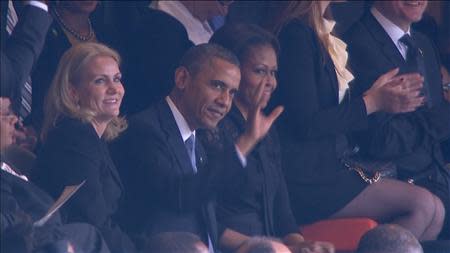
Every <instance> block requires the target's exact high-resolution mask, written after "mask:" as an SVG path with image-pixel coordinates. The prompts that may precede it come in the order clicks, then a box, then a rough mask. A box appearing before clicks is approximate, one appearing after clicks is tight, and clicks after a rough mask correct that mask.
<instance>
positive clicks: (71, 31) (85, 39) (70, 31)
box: [53, 9, 94, 41]
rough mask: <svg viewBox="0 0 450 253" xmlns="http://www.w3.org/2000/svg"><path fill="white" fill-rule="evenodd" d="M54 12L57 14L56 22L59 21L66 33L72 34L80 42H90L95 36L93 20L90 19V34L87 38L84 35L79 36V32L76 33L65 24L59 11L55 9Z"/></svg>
mask: <svg viewBox="0 0 450 253" xmlns="http://www.w3.org/2000/svg"><path fill="white" fill-rule="evenodd" d="M53 12H54V13H55V16H56V20H58V23H59V24H61V26H62V27H63V28H64V29H65V30H66V31H68V32H69V33H70V34H72V35H73V36H74V37H75V38H76V39H77V40H79V41H88V40H90V39H92V36H94V31H93V29H92V24H91V19H89V18H88V23H89V34H88V35H87V36H83V35H81V34H79V33H78V32H76V31H75V30H73V29H72V28H70V27H69V26H68V25H67V24H66V23H64V21H63V19H62V17H61V15H60V14H59V13H58V11H56V9H53Z"/></svg>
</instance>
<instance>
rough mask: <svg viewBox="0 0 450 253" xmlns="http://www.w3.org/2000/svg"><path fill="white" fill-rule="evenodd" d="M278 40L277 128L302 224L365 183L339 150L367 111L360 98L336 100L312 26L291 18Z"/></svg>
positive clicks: (323, 213)
mask: <svg viewBox="0 0 450 253" xmlns="http://www.w3.org/2000/svg"><path fill="white" fill-rule="evenodd" d="M279 40H280V45H281V48H282V50H281V53H280V61H279V84H280V85H279V88H278V90H277V91H275V94H274V101H275V103H276V104H282V105H284V106H285V111H284V113H283V114H282V115H281V116H280V119H279V120H278V127H279V129H278V130H279V131H278V132H279V136H280V142H281V149H282V158H283V161H282V162H283V169H284V170H285V176H286V181H287V185H288V189H289V195H290V197H291V200H292V201H291V206H292V209H293V211H294V215H295V216H296V218H297V221H298V222H301V223H303V222H309V221H313V220H316V219H321V218H326V217H327V216H329V215H331V214H333V213H334V212H336V211H337V210H338V209H340V208H342V207H343V206H344V205H345V204H347V203H348V202H349V201H350V200H352V199H353V198H354V197H355V196H356V195H357V194H358V193H359V192H360V191H361V190H362V189H363V188H364V184H363V183H362V182H361V181H360V179H359V178H357V177H354V175H353V174H350V172H349V171H348V170H346V169H344V168H343V166H342V164H341V162H340V159H339V155H338V153H341V152H342V150H343V149H344V148H345V145H342V146H343V147H342V148H341V147H339V146H341V143H344V144H345V141H346V138H345V134H347V133H350V132H351V131H355V130H359V129H364V128H365V127H366V126H367V114H366V108H365V105H364V101H363V99H362V98H361V97H353V98H352V99H348V98H347V99H346V100H345V101H343V102H342V103H340V104H339V103H338V82H337V77H336V72H335V69H334V65H333V62H332V60H331V58H330V56H329V55H328V53H327V52H326V51H325V49H324V48H323V47H322V46H321V44H320V42H319V39H318V37H317V35H316V34H315V33H314V31H313V30H312V28H310V27H309V26H308V25H306V24H304V23H303V22H302V21H300V20H292V21H291V22H289V23H288V24H287V25H285V26H284V28H283V29H282V31H281V32H280V34H279Z"/></svg>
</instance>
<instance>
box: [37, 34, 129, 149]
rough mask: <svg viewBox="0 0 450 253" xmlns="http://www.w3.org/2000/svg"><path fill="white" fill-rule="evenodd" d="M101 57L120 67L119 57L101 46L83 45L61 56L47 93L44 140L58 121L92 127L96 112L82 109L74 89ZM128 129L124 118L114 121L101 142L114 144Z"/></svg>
mask: <svg viewBox="0 0 450 253" xmlns="http://www.w3.org/2000/svg"><path fill="white" fill-rule="evenodd" d="M98 56H106V57H111V58H113V59H114V60H115V61H116V62H117V65H120V56H119V54H118V53H117V52H116V51H115V50H113V49H111V48H109V47H107V46H105V45H102V44H99V43H92V42H86V43H80V44H78V45H75V46H73V47H72V48H70V49H69V50H67V51H66V52H65V53H64V55H63V56H62V58H61V60H60V62H59V65H58V69H57V71H56V74H55V76H54V78H53V82H52V84H51V86H50V89H49V91H48V93H47V97H46V98H45V103H44V113H45V114H44V115H45V116H44V123H43V127H42V132H41V138H42V140H45V138H46V137H47V134H48V132H49V131H50V130H51V129H52V128H53V127H55V125H56V123H57V122H58V120H59V119H60V118H61V117H63V116H66V117H71V118H76V119H79V120H81V121H83V122H89V123H91V122H92V121H93V118H94V116H95V112H94V111H92V110H90V109H89V108H82V107H80V105H79V104H78V101H77V100H76V99H75V98H74V97H73V95H72V94H73V93H72V91H71V86H75V85H77V84H78V83H79V81H80V77H81V75H82V74H83V71H84V69H85V66H86V65H87V64H88V63H89V62H91V61H92V60H93V59H94V58H96V57H98ZM126 127H127V122H126V120H125V119H124V118H122V117H114V118H113V119H112V120H111V121H110V122H109V123H108V125H107V127H106V129H105V132H104V133H103V136H102V138H104V139H106V140H112V139H114V138H115V137H117V136H118V135H119V134H120V133H121V132H122V131H123V130H125V129H126Z"/></svg>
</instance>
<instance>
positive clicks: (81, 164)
mask: <svg viewBox="0 0 450 253" xmlns="http://www.w3.org/2000/svg"><path fill="white" fill-rule="evenodd" d="M32 176H33V178H34V179H35V181H36V183H37V184H38V185H39V186H40V187H42V188H43V189H45V190H46V191H47V192H49V193H50V194H51V195H52V196H53V197H54V198H56V197H58V196H59V195H60V194H61V192H62V190H63V189H64V187H65V186H67V185H74V184H79V183H81V181H83V180H85V179H86V182H85V184H84V185H83V186H82V187H81V188H80V189H79V191H78V192H77V194H76V195H74V196H73V197H72V199H70V200H69V201H68V202H67V204H66V206H65V207H64V208H63V214H64V215H65V218H66V220H67V221H68V222H86V223H90V224H92V225H94V226H95V227H97V228H98V229H99V230H100V231H101V232H102V235H103V237H104V238H105V241H106V242H107V243H108V246H109V248H110V249H111V251H112V252H133V249H132V245H131V243H130V241H129V239H128V237H127V235H126V234H125V233H123V232H122V231H121V229H120V228H119V227H118V226H117V224H116V223H115V220H114V216H115V215H116V213H117V211H118V208H119V204H120V200H121V195H122V191H123V187H122V183H121V181H120V178H119V174H118V173H117V170H116V168H115V166H114V164H113V162H112V160H111V158H110V156H109V151H108V149H107V146H106V143H105V142H104V141H103V140H102V139H100V138H99V137H98V135H97V133H96V131H95V129H94V128H93V126H92V125H91V124H89V123H83V122H81V121H79V120H76V119H72V118H63V119H61V120H60V121H59V122H58V123H57V125H56V127H55V128H53V129H52V130H51V131H50V132H49V133H48V137H47V138H46V140H45V142H44V143H43V146H42V150H40V152H39V153H38V158H37V161H36V168H35V169H34V173H33V175H32Z"/></svg>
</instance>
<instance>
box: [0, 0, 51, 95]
mask: <svg viewBox="0 0 450 253" xmlns="http://www.w3.org/2000/svg"><path fill="white" fill-rule="evenodd" d="M51 22H52V18H51V16H50V14H48V13H47V12H46V11H44V10H42V9H41V8H38V7H35V6H32V5H27V6H26V7H25V9H24V13H23V15H22V16H21V18H20V19H19V22H18V23H17V25H16V26H15V28H14V30H13V32H12V34H11V36H10V37H9V38H7V39H6V40H5V43H4V44H2V48H1V63H2V64H1V83H2V85H1V86H2V92H1V93H2V94H3V96H10V95H11V93H12V92H13V91H14V90H15V89H16V88H17V87H19V86H20V85H22V84H23V83H24V82H25V80H26V78H27V77H28V76H29V75H30V72H31V70H32V67H33V64H34V63H35V62H36V61H37V59H38V57H39V54H40V52H41V50H42V47H43V45H44V42H45V37H46V34H47V30H48V28H49V27H50V24H51Z"/></svg>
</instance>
